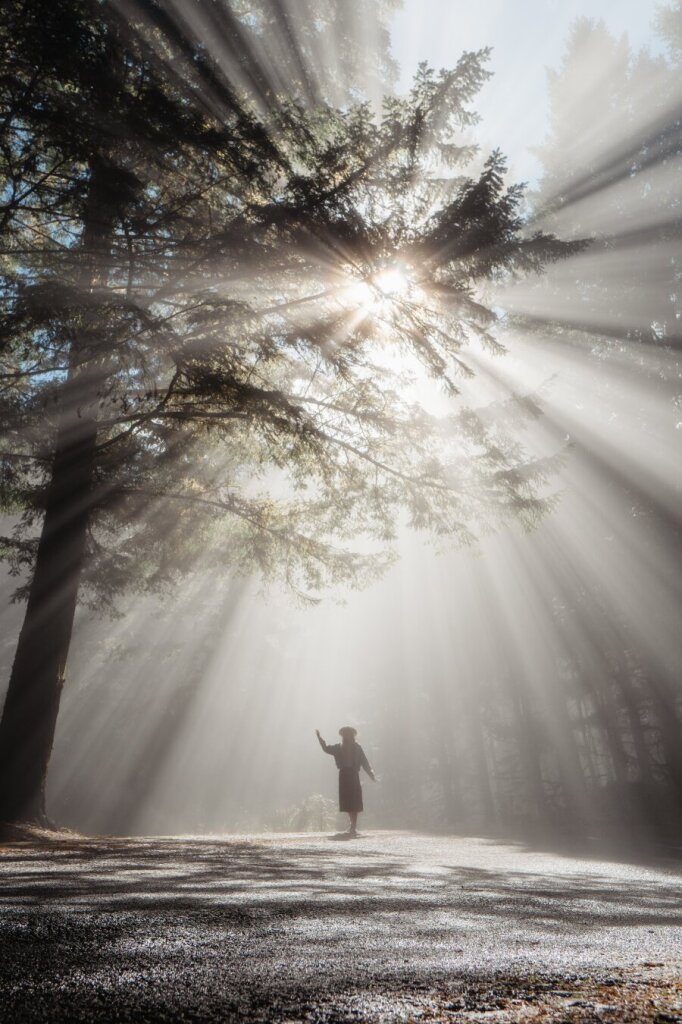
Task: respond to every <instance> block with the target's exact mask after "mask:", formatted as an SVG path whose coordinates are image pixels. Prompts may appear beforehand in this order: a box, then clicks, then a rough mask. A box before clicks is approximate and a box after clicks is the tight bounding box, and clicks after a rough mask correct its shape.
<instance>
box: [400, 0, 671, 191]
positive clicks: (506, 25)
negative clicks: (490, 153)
mask: <svg viewBox="0 0 682 1024" xmlns="http://www.w3.org/2000/svg"><path fill="white" fill-rule="evenodd" d="M658 6H659V5H658V3H657V0H523V2H521V0H475V2H467V3H462V2H461V0H404V6H403V9H402V10H401V11H400V12H398V13H397V15H396V16H395V18H394V21H393V24H392V30H391V35H392V43H393V52H394V55H395V57H396V59H397V61H398V64H399V67H400V80H399V88H400V90H401V91H402V90H403V89H407V88H409V85H410V81H411V77H412V74H413V73H414V70H415V69H416V67H417V65H418V64H419V62H420V61H427V62H428V63H429V64H431V65H433V66H434V67H436V68H448V67H452V66H453V65H454V64H455V63H456V61H457V58H458V57H459V55H460V53H461V52H462V51H464V50H478V49H480V48H482V47H485V46H491V47H492V48H493V53H492V58H491V63H490V70H491V71H493V72H494V78H493V79H492V80H491V81H490V82H488V83H487V85H486V86H484V88H483V90H482V92H481V94H480V102H479V103H478V107H477V109H478V111H479V113H480V114H481V116H482V118H483V121H482V125H481V126H480V129H479V130H478V131H477V137H478V138H479V141H480V142H481V144H482V146H483V147H485V146H486V144H487V146H488V148H494V147H496V146H497V147H499V148H500V149H502V151H503V152H504V153H505V154H506V155H507V157H508V159H509V162H510V170H511V172H512V175H513V176H514V177H515V178H516V180H523V181H529V182H532V181H533V180H534V179H535V177H536V176H537V173H538V169H539V167H538V163H537V160H536V159H535V157H534V156H533V154H532V153H531V152H530V151H529V150H530V147H532V146H534V145H537V144H538V143H539V142H541V141H542V138H543V136H544V134H545V131H546V125H547V90H546V74H547V68H552V67H556V66H557V65H558V64H559V63H560V61H561V58H562V55H563V52H564V48H565V45H566V39H567V37H568V34H569V31H570V28H571V25H572V23H573V22H574V21H575V19H576V18H580V17H590V18H594V19H597V20H598V19H602V20H603V21H604V22H605V23H606V25H607V27H608V28H609V29H610V30H611V31H612V32H614V33H616V34H618V35H620V34H621V33H627V35H628V37H629V39H630V42H631V44H632V46H633V48H635V49H639V48H640V47H643V46H648V47H650V48H653V49H658V40H657V38H656V35H655V32H654V29H653V22H654V19H655V16H656V10H657V7H658Z"/></svg>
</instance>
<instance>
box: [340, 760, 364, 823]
mask: <svg viewBox="0 0 682 1024" xmlns="http://www.w3.org/2000/svg"><path fill="white" fill-rule="evenodd" d="M339 810H340V811H345V812H346V813H348V811H353V812H355V811H361V810H362V786H361V785H360V772H358V771H356V770H355V768H339Z"/></svg>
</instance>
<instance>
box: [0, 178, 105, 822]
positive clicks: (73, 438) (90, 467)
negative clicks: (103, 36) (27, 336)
mask: <svg viewBox="0 0 682 1024" xmlns="http://www.w3.org/2000/svg"><path fill="white" fill-rule="evenodd" d="M106 177H107V176H106V168H105V167H104V165H103V163H102V162H101V161H95V160H93V161H92V162H91V164H90V187H89V198H88V204H87V209H86V220H85V224H84V230H83V236H82V245H81V252H82V255H83V268H84V269H83V276H82V278H81V285H82V287H83V290H84V292H86V293H87V292H92V291H93V289H95V288H96V287H98V286H99V285H101V284H102V282H103V281H104V280H105V279H106V274H107V264H108V252H109V251H110V239H111V231H112V225H113V221H114V213H113V204H112V194H111V189H110V187H109V186H108V183H107V180H106ZM91 335H92V328H90V330H89V331H88V329H87V328H86V327H85V326H84V325H83V331H82V333H81V335H80V336H79V335H78V334H77V335H76V337H75V338H74V340H73V342H72V346H71V353H70V370H69V376H68V379H67V380H66V381H65V383H64V386H63V388H62V391H61V394H60V410H59V420H58V426H57V437H56V442H55V451H54V458H53V463H52V475H51V478H50V483H49V485H48V488H47V492H46V495H45V514H44V519H43V527H42V532H41V535H40V540H39V542H38V550H37V554H36V562H35V568H34V574H33V579H32V581H31V586H30V589H29V596H28V602H27V607H26V615H25V617H24V623H23V626H22V629H21V632H20V634H19V642H18V645H17V650H16V654H15V658H14V664H13V666H12V672H11V675H10V680H9V685H8V689H7V695H6V698H5V705H4V708H3V714H2V720H1V721H0V822H36V823H43V824H44V823H47V817H46V811H45V781H46V776H47V766H48V763H49V759H50V754H51V752H52V744H53V741H54V733H55V727H56V723H57V713H58V710H59V701H60V697H61V691H62V686H63V683H64V677H65V670H66V659H67V655H68V652H69V645H70V643H71V634H72V630H73V621H74V615H75V611H76V600H77V597H78V588H79V583H80V577H81V571H82V567H83V560H84V555H85V546H86V538H87V529H88V522H89V518H90V512H91V508H92V500H93V499H92V484H93V471H94V465H95V456H96V444H97V389H98V384H99V382H100V381H101V379H102V376H103V375H104V370H103V366H102V364H101V359H100V360H99V363H100V365H99V367H97V368H95V363H96V362H97V361H98V360H97V359H96V357H95V353H94V351H93V350H92V349H90V351H88V349H89V342H90V343H91ZM97 355H98V356H99V355H101V353H97Z"/></svg>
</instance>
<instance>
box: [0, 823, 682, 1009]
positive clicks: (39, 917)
mask: <svg viewBox="0 0 682 1024" xmlns="http://www.w3.org/2000/svg"><path fill="white" fill-rule="evenodd" d="M330 838H336V837H329V836H319V837H315V836H277V837H274V836H270V837H252V838H249V839H192V838H188V839H175V838H174V839H136V840H126V839H92V840H77V839H70V840H68V839H67V840H63V841H60V842H56V843H53V844H52V845H51V846H50V847H49V849H46V848H45V847H44V846H42V845H40V844H35V843H21V844H14V845H12V846H8V847H4V848H3V849H2V852H1V855H0V1005H2V1004H3V1003H4V1004H5V1005H6V1006H7V1007H8V1008H11V1009H12V1012H13V1014H14V1016H11V1017H10V1018H9V1019H12V1020H13V1021H14V1020H17V1021H18V1020H27V1021H34V1020H54V1021H57V1020H67V1019H68V1020H79V1019H83V1020H86V1019H87V1020H113V1019H116V1020H119V1019H120V1020H156V1019H166V1018H168V1017H169V1015H170V1017H171V1018H172V1019H175V1020H185V1019H187V1020H194V1021H198V1020H206V1021H212V1020H232V1019H235V1020H237V1019H239V1020H261V1019H262V1020H279V1019H286V1018H287V1017H288V1018H289V1019H295V1020H299V1019H304V1018H305V1017H306V1014H307V1015H308V1019H311V1020H327V1019H329V1020H330V1021H331V1020H359V1019H362V1020H368V1021H369V1020H375V1019H376V1020H393V1019H395V1020H398V1019H408V1017H409V1016H410V1015H411V1016H412V1017H413V1018H414V1019H416V1018H417V1017H418V1016H419V1014H420V1013H422V1011H423V1012H424V1013H426V1010H425V1009H424V1007H431V1010H430V1011H429V1012H430V1013H431V1019H433V1012H435V1011H434V1010H433V1007H434V1006H436V1007H437V1008H439V1009H438V1012H439V1013H442V1014H444V1015H445V1016H443V1017H442V1019H463V1020H464V1019H469V1018H467V1017H466V1016H462V1014H466V1013H469V1010H470V1011H471V1012H472V1013H473V1012H474V1010H475V1008H476V1007H477V1006H478V1007H479V1009H478V1010H477V1011H476V1012H481V1011H480V999H479V1001H478V1002H476V999H474V1003H473V1004H472V1005H473V1006H474V1009H471V1007H470V1008H469V1010H468V1009H467V1005H465V1003H461V999H463V998H464V997H463V995H462V992H463V991H464V990H465V989H466V991H470V990H471V991H474V990H475V991H476V992H480V993H487V994H488V995H486V996H485V998H486V999H487V998H488V996H489V995H490V992H491V991H493V990H494V991H497V990H498V989H499V988H500V985H501V986H502V988H504V990H505V992H507V995H505V996H504V999H509V998H513V997H512V996H511V995H509V993H510V992H514V991H517V990H518V989H519V986H521V988H523V989H524V991H525V993H526V995H528V992H529V985H530V986H531V987H533V985H534V986H535V987H536V989H538V991H540V990H541V991H543V992H544V991H545V989H544V988H543V985H544V986H545V987H546V986H547V985H549V989H547V991H550V992H552V993H554V992H556V991H564V990H566V986H569V988H570V987H571V986H572V988H573V989H574V990H576V991H577V990H578V989H580V988H581V986H583V987H584V985H585V984H587V983H588V982H589V984H590V985H596V984H597V983H598V984H600V985H603V984H607V983H612V986H611V987H613V985H617V986H621V987H622V986H623V985H631V986H632V985H634V986H635V988H634V989H633V991H635V990H636V991H639V989H637V986H640V988H641V987H642V986H643V985H652V984H659V983H660V985H663V984H664V983H665V984H668V981H667V980H666V979H669V978H670V977H671V976H672V975H673V974H674V973H675V972H679V967H680V963H681V961H680V959H679V956H677V950H678V949H679V948H680V944H679V938H680V925H682V873H680V872H679V870H677V869H675V868H672V867H668V868H656V869H652V868H646V867H643V866H636V865H614V864H609V863H606V862H603V861H586V860H584V859H581V860H576V859H571V858H562V857H556V856H554V855H547V854H541V853H535V854H532V853H529V852H527V851H523V850H522V849H520V848H516V847H509V846H497V845H495V844H492V843H490V842H485V841H482V840H466V839H444V838H442V837H441V838H438V837H424V836H415V835H409V834H399V833H379V834H375V835H374V836H371V837H365V838H364V839H362V840H360V839H359V840H357V841H354V842H341V841H339V842H333V843H330V842H329V839H330ZM533 979H534V980H533ZM548 979H550V980H549V981H548ZM614 979H615V980H614ZM628 979H629V980H628ZM656 979H658V981H657V980H656ZM550 982H551V984H550ZM467 986H468V987H467ZM472 986H473V988H472ZM505 986H506V987H505ZM538 986H539V988H538ZM557 986H558V987H557ZM562 986H563V988H562ZM623 991H624V990H623ZM536 995H537V993H536ZM477 998H478V997H477ZM481 998H483V996H481ZM501 998H502V997H501ZM538 998H540V997H539V996H538ZM542 998H545V997H544V996H543V997H542ZM623 998H624V997H623ZM674 998H676V997H674ZM448 999H449V1000H450V1003H451V1004H452V1005H451V1008H450V1009H449V1010H448V1009H447V1006H448V1005H450V1004H448V1003H447V1000H448ZM671 999H673V997H672V996H671ZM453 1000H454V1002H453ZM457 1000H460V1003H457ZM484 1001H485V1000H484ZM578 1001H579V1000H578ZM583 1001H584V1000H583ZM455 1003H457V1005H455ZM661 1005H662V1004H661ZM665 1005H666V1007H667V1009H666V1010H665V1012H672V1013H673V1016H672V1019H675V1016H674V1013H675V1012H676V1011H675V1010H674V999H673V1003H666V1004H665ZM401 1006H402V1007H403V1009H402V1010H401V1009H400V1007H401ZM420 1006H421V1007H422V1009H421V1010H420V1009H419V1008H420ZM391 1007H392V1009H391ZM671 1007H672V1010H671ZM578 1009H579V1007H578ZM403 1011H404V1013H403ZM673 1011H674V1012H673ZM486 1012H487V1011H486ZM500 1012H501V1011H500ZM557 1012H558V1011H557ZM561 1012H562V1013H565V1012H567V1011H566V1007H563V1009H562V1010H561ZM652 1012H653V1011H652ZM657 1012H659V1011H657ZM660 1012H663V1011H660ZM505 1013H506V1011H505ZM576 1013H577V1009H576ZM391 1014H393V1016H391ZM401 1014H402V1015H403V1016H401ZM447 1014H450V1017H448V1016H447ZM453 1014H454V1015H455V1016H452V1015H453ZM457 1014H459V1017H457ZM292 1015H293V1016H292ZM334 1015H336V1016H334ZM487 1019H491V1020H494V1019H495V1018H494V1017H488V1018H487ZM500 1019H505V1020H506V1019H512V1018H509V1017H503V1018H500ZM547 1019H553V1018H551V1017H548V1018H547ZM557 1019H566V1020H569V1019H572V1018H570V1015H569V1016H568V1017H566V1016H564V1017H562V1018H557ZM575 1019H576V1020H577V1019H579V1018H578V1017H575ZM580 1019H582V1018H580ZM590 1019H599V1018H598V1017H596V1018H595V1017H592V1018H590ZM611 1019H613V1018H611ZM622 1019H626V1018H625V1017H623V1018H622ZM633 1019H642V1020H644V1019H649V1018H644V1017H641V1016H640V1017H639V1018H637V1017H635V1018H633ZM650 1019H651V1020H653V1019H654V1016H652V1017H651V1018H650Z"/></svg>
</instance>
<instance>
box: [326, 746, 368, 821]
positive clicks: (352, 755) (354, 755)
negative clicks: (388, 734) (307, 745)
mask: <svg viewBox="0 0 682 1024" xmlns="http://www.w3.org/2000/svg"><path fill="white" fill-rule="evenodd" d="M320 746H321V747H322V749H323V750H324V752H325V754H331V755H332V757H333V758H334V760H335V761H336V767H337V768H338V769H339V810H340V811H345V812H346V813H348V812H351V813H356V812H358V811H361V810H363V806H362V786H361V785H360V769H361V768H363V769H364V770H365V771H366V772H367V774H368V775H369V776H370V777H372V775H373V772H372V769H371V768H370V765H369V761H368V760H367V758H366V756H365V752H364V750H363V749H362V747H361V746H360V744H359V743H356V742H355V741H353V742H352V743H325V742H324V740H323V739H320Z"/></svg>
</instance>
